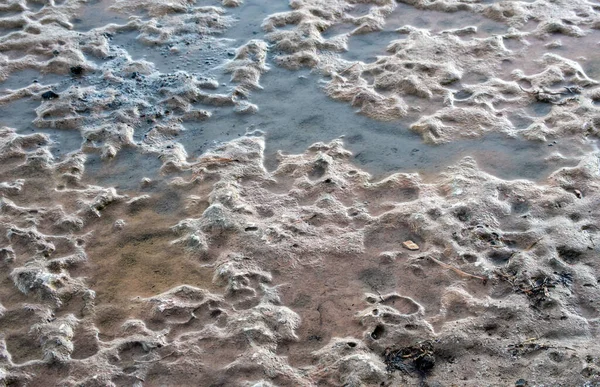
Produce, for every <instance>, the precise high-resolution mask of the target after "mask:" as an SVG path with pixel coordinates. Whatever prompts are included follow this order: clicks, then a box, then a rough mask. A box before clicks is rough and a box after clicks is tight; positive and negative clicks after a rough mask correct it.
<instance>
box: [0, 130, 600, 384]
mask: <svg viewBox="0 0 600 387" xmlns="http://www.w3.org/2000/svg"><path fill="white" fill-rule="evenodd" d="M3 134H4V135H3V139H5V140H3V143H2V149H3V152H2V153H3V155H6V158H5V162H4V163H3V167H2V178H3V180H4V181H6V183H5V184H4V185H3V187H2V192H3V196H4V198H3V199H2V206H1V207H0V214H1V217H2V218H1V219H2V223H1V224H2V228H3V229H4V230H3V231H2V234H1V235H3V237H2V239H3V240H2V246H3V248H2V252H3V256H4V257H3V263H2V264H3V265H4V267H5V269H6V272H8V273H10V279H11V280H12V282H14V287H13V288H12V289H11V287H10V286H5V287H3V288H2V292H3V294H4V297H3V300H7V301H3V314H2V321H3V326H4V327H5V328H4V342H5V343H6V344H5V352H4V353H5V357H4V360H3V366H2V367H3V369H4V374H3V375H4V376H3V377H4V380H6V381H17V382H18V383H26V381H27V380H29V381H30V383H31V384H32V385H36V383H39V381H40V380H51V381H52V384H61V385H76V384H77V383H82V382H83V383H84V384H85V385H92V384H94V385H95V384H99V385H107V384H110V383H114V384H115V385H122V384H131V383H133V384H134V383H136V381H141V380H148V382H150V383H152V384H154V383H156V384H160V383H169V384H171V383H173V384H177V385H193V383H194V380H203V381H210V383H209V384H207V385H211V383H225V384H227V385H242V384H243V383H244V382H246V381H248V380H260V379H264V378H266V380H270V381H271V382H272V383H274V385H284V386H287V385H289V386H292V385H306V386H311V385H316V384H318V383H321V384H325V385H338V384H346V385H356V386H359V385H379V384H380V383H384V385H388V384H389V385H396V384H398V383H400V384H411V383H412V384H418V378H417V377H416V376H414V375H413V376H409V375H404V374H402V373H399V372H396V373H393V374H390V373H388V372H386V366H385V364H384V363H383V358H382V354H383V352H384V350H385V348H387V347H402V346H408V345H412V344H413V343H414V342H416V341H418V340H424V339H433V340H435V344H434V345H435V348H436V356H437V357H438V358H437V365H436V367H435V368H434V369H433V371H432V372H431V374H430V375H428V376H427V380H428V382H429V383H434V382H435V381H439V382H440V383H443V384H446V383H464V381H463V378H465V377H466V378H467V379H468V380H470V381H471V382H467V383H466V384H467V385H477V384H479V382H480V381H481V380H484V379H485V380H486V382H487V383H490V385H507V384H509V383H511V382H514V381H513V380H512V379H511V378H512V377H513V376H512V375H523V376H525V377H526V378H527V379H528V380H530V381H531V382H535V383H536V384H553V385H559V384H561V383H562V384H563V385H573V383H579V384H581V383H584V381H585V380H593V377H592V376H593V375H595V372H596V369H597V368H596V367H597V365H596V364H595V361H596V360H590V359H595V356H596V355H595V353H597V350H598V348H597V344H596V343H597V340H596V338H597V335H598V331H597V319H598V315H599V307H600V306H599V305H598V291H597V289H598V285H597V284H598V279H597V273H598V267H597V259H596V258H597V254H598V247H597V246H598V243H599V242H600V241H599V240H598V235H597V226H596V225H595V222H594V219H596V218H597V216H598V209H597V206H596V205H595V203H596V202H597V200H598V188H599V187H598V186H599V182H600V176H599V174H598V158H597V156H596V155H591V156H590V157H589V158H586V159H584V160H582V161H581V163H580V165H579V166H577V167H575V168H565V169H563V170H559V171H557V172H556V173H555V174H553V175H552V176H551V177H550V178H549V179H548V181H547V182H546V184H544V185H536V184H534V183H531V182H527V181H512V182H508V181H503V180H500V179H497V178H494V177H492V176H490V175H488V174H485V173H483V172H481V171H480V170H478V168H477V166H476V165H475V163H474V162H473V161H472V160H470V159H468V158H467V159H465V160H463V161H462V162H461V163H460V164H458V165H456V166H453V167H451V168H449V169H448V172H446V173H444V174H443V175H441V176H439V178H438V179H436V182H435V183H426V182H423V181H422V180H421V178H420V177H419V176H418V175H416V174H394V175H391V176H389V177H388V178H386V179H384V180H382V181H378V182H370V181H369V175H368V174H366V173H364V172H361V171H360V170H357V169H356V168H355V167H354V166H353V165H352V164H351V163H350V162H349V160H348V159H349V156H350V154H349V153H348V152H347V151H345V150H344V149H343V147H342V146H341V143H339V142H333V143H331V144H323V143H318V144H315V145H313V146H312V147H310V148H309V150H307V152H306V153H304V154H301V155H290V156H283V155H281V156H280V165H279V167H278V169H277V170H276V171H274V172H267V171H266V170H265V168H264V167H263V165H262V154H263V149H264V144H263V140H262V139H261V138H256V137H250V138H242V139H240V140H237V141H233V142H230V143H227V144H225V145H223V146H222V147H219V148H217V149H215V150H214V151H213V152H211V153H209V154H205V155H203V157H202V158H200V159H199V160H198V161H197V162H196V163H194V165H193V170H194V175H193V177H192V178H183V177H181V178H176V179H174V180H172V181H171V183H170V187H171V188H170V190H173V191H174V192H177V193H178V195H177V196H178V197H179V199H178V202H179V203H182V204H183V203H188V204H187V205H186V206H183V205H181V207H182V208H181V209H179V210H178V211H177V212H176V214H169V215H164V214H163V215H160V214H159V212H157V211H158V210H157V208H158V207H157V206H158V205H159V203H160V202H161V199H160V194H147V195H144V196H138V197H134V198H129V197H125V196H122V195H119V194H118V192H115V190H114V189H107V188H101V187H93V186H87V187H85V186H81V184H80V183H79V179H80V177H81V174H82V173H83V166H82V159H85V156H84V155H73V157H72V158H71V159H70V160H69V161H64V162H62V163H56V162H54V161H53V160H52V158H51V157H50V156H48V152H47V150H46V146H45V145H43V144H44V142H45V139H44V138H43V137H40V136H39V135H31V136H19V135H16V134H14V132H12V131H11V130H10V129H8V128H4V129H3ZM32 143H35V144H34V145H33V147H31V144H32ZM39 144H41V145H39ZM66 164H69V165H68V167H67V165H66ZM7 166H8V167H7ZM15 171H17V172H18V174H15ZM15 175H16V176H19V178H20V179H18V180H16V179H15V180H11V179H10V177H11V176H15ZM48 182H52V184H48ZM193 214H197V215H195V216H194V215H193ZM117 218H118V219H121V223H119V225H117V224H116V223H115V221H117V220H118V219H117ZM176 218H180V219H182V220H179V221H176V220H175V219H176ZM149 219H154V224H153V225H151V226H150V225H148V224H147V220H149ZM113 224H114V226H113ZM117 226H118V227H117ZM408 239H410V240H412V241H414V242H415V243H418V245H419V247H420V250H419V251H407V250H405V249H403V248H402V242H404V241H406V240H408ZM170 241H171V242H170ZM148 243H150V245H148ZM151 245H152V246H151ZM111 246H113V247H111ZM115 246H116V247H118V250H116V251H115V250H113V249H114V248H115ZM146 246H148V247H150V248H151V249H152V250H153V251H148V252H147V253H145V251H146ZM103 251H104V253H103ZM105 254H108V255H105ZM144 254H148V256H145V255H144ZM138 261H139V262H138ZM142 266H150V268H151V269H152V270H148V269H147V268H144V267H142ZM161 270H162V271H161ZM174 270H176V272H174ZM181 270H184V271H186V274H183V272H182V271H181ZM119 271H123V272H125V271H126V272H128V273H119ZM155 271H158V272H159V273H160V274H159V275H158V276H157V275H156V274H155ZM194 271H196V272H197V273H195V274H194V275H192V274H193V272H194ZM210 272H213V275H212V281H211V279H210V275H209V274H208V273H210ZM111 273H112V274H111ZM177 273H181V274H177ZM275 273H276V274H275ZM130 275H131V276H136V278H135V279H134V278H133V277H129V276H130ZM106 276H107V277H106ZM544 276H545V277H548V278H549V279H551V280H552V281H554V282H553V283H554V284H555V286H554V287H551V288H549V290H548V294H547V295H546V296H544V297H542V298H535V297H529V296H528V295H527V294H526V292H525V293H523V292H521V293H520V292H518V291H515V290H517V289H519V288H522V289H526V288H527V287H528V286H530V281H535V279H536V278H540V277H544ZM128 278H130V279H128ZM185 278H187V280H191V281H192V283H189V282H187V281H186V280H185ZM560 278H569V280H568V281H567V280H565V281H563V282H560V281H559V279H560ZM484 279H485V281H484ZM507 279H510V281H512V285H511V284H510V283H511V282H509V280H507ZM211 282H212V283H211ZM148 283H150V285H152V286H151V287H148ZM93 284H95V285H96V286H93ZM117 289H122V290H120V291H119V292H118V293H114V292H115V291H117ZM125 289H127V290H125ZM315 289H324V290H325V289H328V290H325V291H324V292H317V293H315V292H314V290H315ZM121 292H123V293H124V294H123V293H121ZM374 292H377V293H374ZM19 293H21V294H19ZM127 294H129V296H127ZM108 300H112V301H111V302H110V303H107V301H108ZM350 303H351V304H352V307H349V308H348V307H347V306H349V305H350ZM317 311H318V313H317ZM17 316H21V317H17ZM23 319H25V320H23ZM375 329H378V332H382V333H379V334H378V336H377V339H374V338H373V337H374V336H373V335H372V332H374V330H375ZM311 336H314V337H319V339H318V341H316V340H315V341H314V343H313V342H311V341H310V340H309V339H308V337H311ZM530 338H535V339H536V340H537V341H536V343H539V344H540V346H543V347H541V348H544V349H530V348H529V347H524V348H522V350H521V349H519V350H517V349H511V348H513V347H511V346H517V345H518V344H519V343H521V342H523V341H525V340H527V339H530ZM27 340H31V343H30V344H29V347H27V346H25V344H24V343H21V346H20V347H19V348H20V349H19V351H16V353H15V354H14V355H12V354H11V352H10V351H11V348H14V347H13V346H14V345H19V344H17V343H20V341H23V342H26V341H27ZM34 343H35V344H34ZM315 344H316V345H315ZM282 347H287V348H291V349H287V350H284V349H282ZM517 348H519V347H517ZM13 351H14V350H13ZM282 351H284V353H286V354H287V356H285V355H284V354H282V353H281V352H282ZM288 351H289V352H288ZM36 355H37V356H36ZM34 356H35V357H34ZM588 356H590V357H588ZM311 358H312V359H314V361H312V362H311V361H310V359H311ZM24 360H28V361H26V362H23V361H24ZM532 361H533V362H535V364H536V366H535V367H531V365H530V364H531V362H532ZM474 362H475V364H476V367H474V365H473V364H474ZM59 364H61V365H60V366H59ZM504 369H511V373H510V374H507V373H504V372H502V370H504ZM61 370H62V371H61ZM67 370H68V371H67Z"/></svg>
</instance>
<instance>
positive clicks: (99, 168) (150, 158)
mask: <svg viewBox="0 0 600 387" xmlns="http://www.w3.org/2000/svg"><path fill="white" fill-rule="evenodd" d="M161 165H162V161H161V160H160V159H159V158H158V155H156V154H150V153H141V152H139V151H137V150H136V149H133V148H123V149H121V150H120V151H119V153H117V155H116V156H115V157H114V158H113V159H110V160H102V159H101V158H100V155H99V154H88V155H87V160H86V162H85V176H84V179H83V182H84V183H86V184H95V185H100V186H104V187H115V188H117V189H119V192H127V191H135V190H139V188H140V182H141V180H142V179H143V178H144V177H148V178H150V179H153V180H154V179H156V178H157V177H158V176H159V168H160V166H161Z"/></svg>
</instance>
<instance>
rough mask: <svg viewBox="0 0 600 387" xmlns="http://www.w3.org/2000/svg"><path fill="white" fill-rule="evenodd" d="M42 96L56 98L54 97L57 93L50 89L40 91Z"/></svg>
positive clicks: (56, 96)
mask: <svg viewBox="0 0 600 387" xmlns="http://www.w3.org/2000/svg"><path fill="white" fill-rule="evenodd" d="M42 98H43V99H56V98H58V94H56V93H55V92H53V91H52V90H48V91H47V92H45V93H42Z"/></svg>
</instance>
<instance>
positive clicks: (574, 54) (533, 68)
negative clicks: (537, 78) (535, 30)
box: [500, 30, 600, 79]
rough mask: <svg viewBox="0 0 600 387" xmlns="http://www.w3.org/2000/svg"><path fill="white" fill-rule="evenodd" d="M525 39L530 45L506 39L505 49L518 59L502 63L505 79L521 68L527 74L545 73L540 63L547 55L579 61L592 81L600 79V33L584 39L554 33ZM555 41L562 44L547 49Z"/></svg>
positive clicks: (588, 35) (595, 32)
mask: <svg viewBox="0 0 600 387" xmlns="http://www.w3.org/2000/svg"><path fill="white" fill-rule="evenodd" d="M526 40H527V41H528V42H529V43H530V45H529V46H526V45H523V44H521V43H518V42H516V41H514V40H505V46H507V48H509V49H510V50H513V51H515V52H516V57H515V58H514V59H512V60H510V61H505V62H504V63H503V66H502V69H501V72H500V73H501V75H502V76H503V77H505V78H507V79H508V78H510V73H511V72H512V71H513V70H515V69H521V70H523V71H524V72H525V74H527V75H531V74H536V73H539V72H540V71H541V70H542V68H541V65H540V62H539V60H540V59H541V58H542V57H543V55H544V54H545V53H554V54H557V55H560V56H562V57H563V58H567V59H571V60H574V61H576V62H578V63H579V64H580V65H581V67H582V68H583V70H584V71H585V72H586V74H587V75H588V76H589V77H590V78H593V79H600V54H599V50H598V48H600V31H598V30H590V31H588V32H587V35H586V36H583V37H574V36H566V35H561V34H552V35H550V36H549V37H547V38H544V39H540V38H536V37H529V38H527V39H526ZM507 42H510V43H508V44H506V43H507ZM552 42H560V45H556V46H552V45H551V46H547V45H548V44H550V43H552Z"/></svg>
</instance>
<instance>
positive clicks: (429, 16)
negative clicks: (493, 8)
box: [385, 3, 508, 37]
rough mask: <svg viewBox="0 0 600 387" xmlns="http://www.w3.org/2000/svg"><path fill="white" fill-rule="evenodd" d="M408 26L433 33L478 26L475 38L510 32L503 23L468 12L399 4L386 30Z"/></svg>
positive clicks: (389, 17) (388, 19)
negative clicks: (432, 9) (442, 10)
mask: <svg viewBox="0 0 600 387" xmlns="http://www.w3.org/2000/svg"><path fill="white" fill-rule="evenodd" d="M406 25H409V26H413V27H417V28H425V29H428V30H429V31H431V32H432V33H438V32H441V31H444V30H450V29H457V28H463V27H468V26H476V27H477V34H475V36H479V37H481V36H489V35H494V34H503V33H505V32H506V31H507V30H508V26H506V25H504V24H502V23H499V22H497V21H494V20H490V19H487V18H485V17H483V16H481V15H479V14H475V13H472V12H468V11H457V12H441V11H431V10H427V11H424V10H420V9H417V8H415V7H413V6H410V5H407V4H404V3H398V6H397V7H396V9H395V10H394V11H393V12H392V13H391V14H390V16H388V18H387V22H386V26H385V29H386V30H394V29H397V28H400V27H402V26H406Z"/></svg>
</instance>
